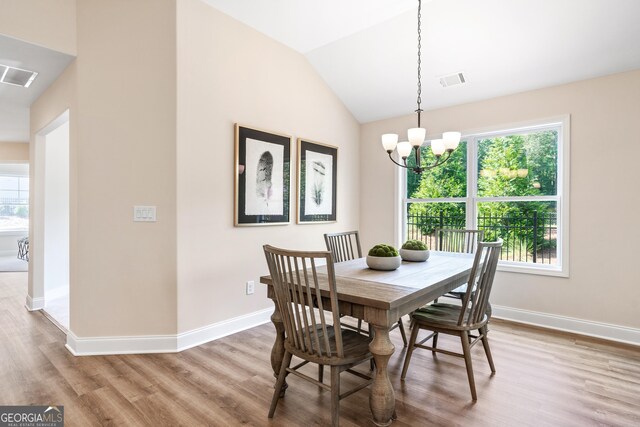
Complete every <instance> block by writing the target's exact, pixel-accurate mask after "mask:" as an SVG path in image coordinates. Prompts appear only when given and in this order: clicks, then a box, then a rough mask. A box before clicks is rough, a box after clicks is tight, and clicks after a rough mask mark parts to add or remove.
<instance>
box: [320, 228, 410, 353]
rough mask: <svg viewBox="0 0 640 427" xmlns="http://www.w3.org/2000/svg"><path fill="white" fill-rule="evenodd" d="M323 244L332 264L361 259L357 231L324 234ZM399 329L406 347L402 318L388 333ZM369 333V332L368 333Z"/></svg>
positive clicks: (360, 325) (360, 322) (359, 326)
mask: <svg viewBox="0 0 640 427" xmlns="http://www.w3.org/2000/svg"><path fill="white" fill-rule="evenodd" d="M324 242H325V243H326V245H327V250H328V251H330V252H331V256H333V260H334V262H344V261H349V260H352V259H356V258H362V249H361V247H360V236H359V234H358V231H355V230H354V231H343V232H340V233H325V235H324ZM342 326H344V327H347V328H353V327H352V326H351V325H349V324H345V323H343V324H342ZM396 328H398V329H400V335H401V336H402V342H403V343H404V346H405V347H406V346H407V334H406V332H405V330H404V324H403V323H402V317H401V318H400V319H398V322H397V323H396V324H395V325H393V326H392V327H391V329H390V331H392V330H394V329H396ZM355 330H356V331H357V332H359V333H361V332H362V320H361V319H358V326H357V328H356V329H355ZM369 333H370V331H369Z"/></svg>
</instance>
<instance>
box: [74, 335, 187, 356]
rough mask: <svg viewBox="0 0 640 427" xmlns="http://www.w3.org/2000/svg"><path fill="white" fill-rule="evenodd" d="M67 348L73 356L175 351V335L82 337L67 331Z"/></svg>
mask: <svg viewBox="0 0 640 427" xmlns="http://www.w3.org/2000/svg"><path fill="white" fill-rule="evenodd" d="M65 347H67V350H69V351H70V352H71V354H73V355H74V356H97V355H108V354H142V353H175V352H176V336H175V335H148V336H133V337H92V338H82V337H78V336H76V335H75V334H74V333H73V332H71V331H69V332H68V333H67V345H66V346H65Z"/></svg>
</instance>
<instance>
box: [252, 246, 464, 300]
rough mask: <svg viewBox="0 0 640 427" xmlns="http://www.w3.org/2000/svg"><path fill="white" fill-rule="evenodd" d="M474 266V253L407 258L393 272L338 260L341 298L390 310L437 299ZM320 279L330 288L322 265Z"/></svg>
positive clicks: (265, 279) (267, 279)
mask: <svg viewBox="0 0 640 427" xmlns="http://www.w3.org/2000/svg"><path fill="white" fill-rule="evenodd" d="M472 265H473V255H472V254H471V255H470V254H457V253H448V252H434V251H432V252H431V255H430V257H429V259H428V260H427V261H426V262H407V261H403V262H402V265H400V267H399V268H398V269H397V270H393V271H378V270H371V269H370V268H368V267H367V264H366V259H365V258H358V259H354V260H351V261H345V262H340V263H336V264H334V269H335V274H336V288H337V290H338V299H339V300H340V301H345V302H351V303H355V304H362V305H365V306H369V307H375V308H380V309H386V310H391V309H394V308H398V307H400V306H401V305H403V304H405V303H407V302H408V301H410V300H413V299H420V300H433V299H435V298H437V297H439V296H441V295H443V294H444V293H446V292H448V291H450V290H452V289H454V288H456V287H457V286H459V285H460V282H461V281H463V280H464V279H466V278H467V277H468V275H469V272H470V270H471V267H472ZM318 281H319V286H320V289H325V290H327V289H328V287H327V275H326V267H324V266H323V267H319V268H318ZM260 282H261V283H264V284H267V285H270V284H271V277H270V276H262V277H260Z"/></svg>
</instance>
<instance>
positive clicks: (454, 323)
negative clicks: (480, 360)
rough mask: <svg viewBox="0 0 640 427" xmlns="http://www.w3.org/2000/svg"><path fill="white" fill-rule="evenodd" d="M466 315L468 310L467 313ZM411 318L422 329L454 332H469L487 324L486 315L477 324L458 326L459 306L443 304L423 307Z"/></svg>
mask: <svg viewBox="0 0 640 427" xmlns="http://www.w3.org/2000/svg"><path fill="white" fill-rule="evenodd" d="M466 314H468V310H467V313H466ZM412 318H413V319H414V320H415V321H416V322H418V323H420V325H421V326H423V327H427V328H428V327H429V326H433V327H436V328H438V327H446V328H448V329H456V330H471V329H478V328H479V327H481V326H483V325H484V324H485V323H487V320H488V319H487V315H486V314H485V315H484V316H483V318H482V321H480V322H479V323H477V324H474V325H469V326H458V319H459V318H460V306H459V305H453V304H444V303H439V302H437V303H433V304H430V305H427V306H425V307H422V308H419V309H418V310H416V311H415V312H414V313H413V316H412Z"/></svg>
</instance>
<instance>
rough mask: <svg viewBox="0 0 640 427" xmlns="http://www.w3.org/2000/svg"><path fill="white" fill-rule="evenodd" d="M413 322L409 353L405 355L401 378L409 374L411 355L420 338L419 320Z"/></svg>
mask: <svg viewBox="0 0 640 427" xmlns="http://www.w3.org/2000/svg"><path fill="white" fill-rule="evenodd" d="M411 324H412V326H411V338H409V346H408V347H409V348H407V355H406V356H405V357H404V365H403V366H402V374H401V375H400V379H401V380H404V378H405V377H406V376H407V369H409V362H410V361H411V355H412V354H413V349H414V345H415V343H416V339H418V331H419V330H420V326H419V325H418V323H417V322H411Z"/></svg>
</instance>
